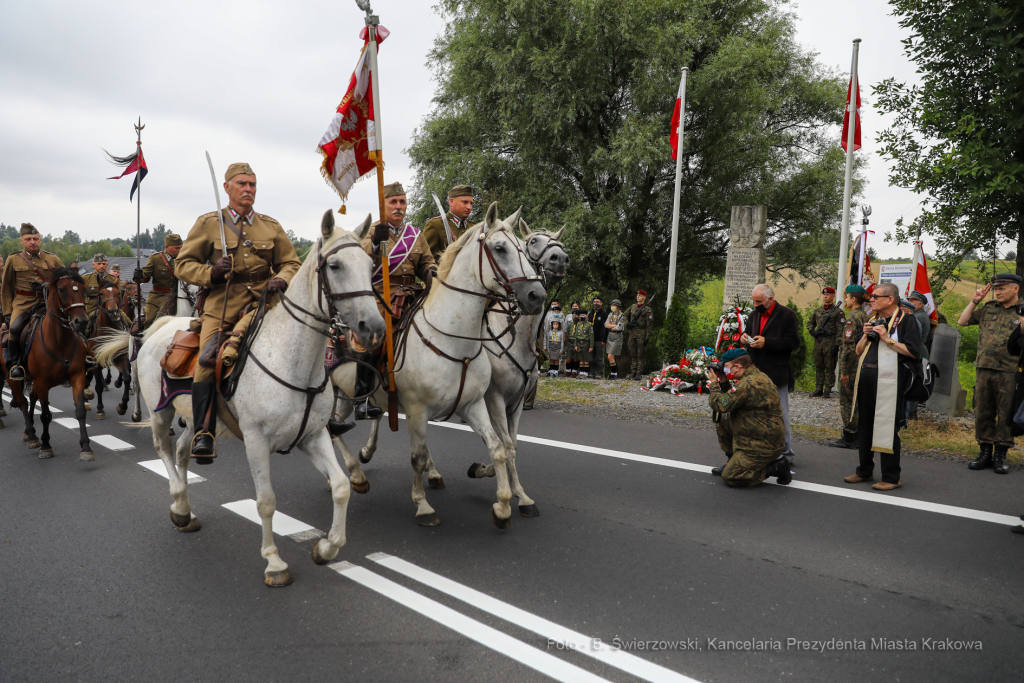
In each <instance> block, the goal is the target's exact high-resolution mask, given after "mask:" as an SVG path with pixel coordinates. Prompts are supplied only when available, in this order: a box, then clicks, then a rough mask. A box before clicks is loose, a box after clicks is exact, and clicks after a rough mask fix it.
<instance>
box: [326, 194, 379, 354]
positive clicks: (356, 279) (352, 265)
mask: <svg viewBox="0 0 1024 683" xmlns="http://www.w3.org/2000/svg"><path fill="white" fill-rule="evenodd" d="M370 222H371V217H370V215H369V214H367V216H366V220H364V221H363V222H362V223H361V224H360V225H359V226H358V227H357V228H356V229H355V230H354V231H353V232H349V231H347V230H344V229H342V228H340V227H336V226H335V225H334V214H333V212H331V211H327V212H326V213H325V214H324V217H323V220H322V221H321V222H320V233H321V235H322V237H321V239H319V240H317V244H316V247H315V252H314V253H312V254H310V258H315V259H316V260H315V263H316V264H317V266H316V272H317V278H316V279H317V284H316V287H317V290H318V291H316V292H314V299H315V300H317V301H318V302H321V311H322V312H323V313H324V314H326V315H328V316H330V317H333V318H336V319H338V320H339V321H340V322H342V323H344V324H345V326H346V327H348V343H349V346H350V347H351V348H352V349H353V350H355V351H357V352H363V351H365V350H367V349H372V348H376V347H378V346H380V345H381V344H382V343H383V342H384V335H385V332H384V329H385V328H384V318H382V317H381V315H380V311H379V310H378V309H377V304H376V302H375V301H374V296H373V286H372V285H371V283H370V274H371V272H372V271H373V260H372V259H371V258H370V257H369V256H368V255H367V253H366V252H365V251H363V247H362V245H361V244H360V241H361V240H362V239H363V238H364V237H365V236H366V234H367V232H369V230H370ZM325 301H326V303H323V302H325ZM324 305H326V310H324V308H323V306H324Z"/></svg>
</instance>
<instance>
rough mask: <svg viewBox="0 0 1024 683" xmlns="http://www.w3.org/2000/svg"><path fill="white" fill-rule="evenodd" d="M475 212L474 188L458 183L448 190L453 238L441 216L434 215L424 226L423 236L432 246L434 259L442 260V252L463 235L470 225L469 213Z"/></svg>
mask: <svg viewBox="0 0 1024 683" xmlns="http://www.w3.org/2000/svg"><path fill="white" fill-rule="evenodd" d="M471 213H473V188H472V187H470V186H469V185H456V186H455V187H453V188H452V189H450V190H448V212H447V213H446V214H445V216H446V217H447V218H448V225H449V226H450V227H451V230H452V233H453V234H452V239H451V241H449V240H448V233H447V232H446V231H445V229H444V221H443V220H441V217H440V216H434V217H433V218H431V219H430V220H429V221H427V223H426V225H424V226H423V238H424V239H425V240H426V241H427V246H428V247H429V248H430V255H431V256H432V257H433V258H434V261H440V260H441V252H442V251H444V250H445V248H446V247H447V246H448V245H449V244H450V243H451V242H454V241H455V240H457V239H459V238H460V237H462V233H464V232H466V229H467V228H468V227H469V222H468V220H467V219H468V218H469V214H471Z"/></svg>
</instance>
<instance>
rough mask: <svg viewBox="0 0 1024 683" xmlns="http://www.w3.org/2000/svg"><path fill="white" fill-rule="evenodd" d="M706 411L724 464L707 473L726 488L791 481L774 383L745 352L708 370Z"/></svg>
mask: <svg viewBox="0 0 1024 683" xmlns="http://www.w3.org/2000/svg"><path fill="white" fill-rule="evenodd" d="M708 377H709V378H710V380H711V381H710V382H708V386H709V387H710V389H711V396H710V401H711V410H712V411H714V419H715V422H716V423H717V427H718V443H719V445H720V446H721V447H722V450H723V451H725V455H726V457H727V458H728V459H729V461H728V463H726V465H725V467H716V468H714V469H713V470H711V473H712V474H714V475H716V476H721V477H722V481H724V482H725V484H726V485H727V486H757V485H758V484H760V483H761V482H762V481H764V478H765V477H777V478H778V483H779V484H783V485H785V484H788V483H789V482H791V481H792V480H793V475H792V474H791V473H790V462H789V459H788V458H786V457H785V456H783V455H782V451H783V450H784V449H785V447H786V424H785V422H784V421H783V419H782V404H781V403H780V402H779V392H778V390H777V389H776V388H775V383H774V382H773V381H772V380H771V379H770V378H769V377H768V375H766V374H764V373H763V372H761V371H760V370H758V369H757V368H756V367H754V364H753V361H752V360H751V358H750V356H749V355H748V354H747V352H746V351H745V350H744V349H731V350H729V351H726V352H725V353H724V354H722V363H721V364H719V367H717V368H715V367H714V366H713V365H712V366H709V367H708Z"/></svg>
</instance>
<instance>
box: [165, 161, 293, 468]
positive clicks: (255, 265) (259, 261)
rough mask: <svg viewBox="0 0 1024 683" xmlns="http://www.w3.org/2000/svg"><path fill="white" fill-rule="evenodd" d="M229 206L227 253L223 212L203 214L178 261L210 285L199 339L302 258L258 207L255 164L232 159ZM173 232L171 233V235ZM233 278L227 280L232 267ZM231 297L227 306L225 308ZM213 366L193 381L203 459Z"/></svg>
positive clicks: (196, 280)
mask: <svg viewBox="0 0 1024 683" xmlns="http://www.w3.org/2000/svg"><path fill="white" fill-rule="evenodd" d="M224 191H225V192H226V193H227V195H228V207H227V208H226V209H223V212H222V213H223V218H224V229H225V239H226V240H227V245H226V247H227V253H228V255H226V256H225V255H224V251H223V246H222V244H221V238H220V221H219V220H218V216H217V212H216V211H211V212H210V213H207V214H203V215H202V216H200V217H199V218H198V219H197V220H196V223H195V225H193V226H192V230H190V231H189V233H188V237H187V238H186V239H185V243H184V245H182V246H181V250H180V252H181V253H179V254H178V258H177V263H176V265H175V266H174V275H175V276H176V277H177V278H179V279H180V280H182V281H183V282H187V283H188V284H191V285H196V286H199V287H206V288H207V289H208V293H207V296H206V305H205V309H204V311H203V317H202V331H201V332H200V333H199V344H200V348H201V349H205V347H206V346H207V344H209V343H210V342H211V341H213V343H216V339H217V338H218V332H219V331H220V327H221V313H222V312H224V326H225V328H226V329H225V332H231V331H232V329H233V328H234V326H235V323H236V322H238V320H239V317H241V315H242V313H243V311H244V309H245V308H246V306H248V305H249V304H252V303H255V302H256V301H258V300H259V298H260V295H261V294H263V291H264V290H270V291H278V292H280V291H283V290H284V289H286V288H287V287H288V283H289V282H291V279H292V277H294V276H295V273H297V272H298V270H299V266H301V265H302V264H301V262H300V261H299V257H298V255H297V254H296V253H295V247H294V246H292V243H291V240H289V239H288V235H287V234H285V231H284V228H282V227H281V224H280V223H278V222H277V221H276V220H274V219H273V218H271V217H270V216H267V215H264V214H261V213H256V212H255V211H253V209H252V205H253V203H254V202H255V201H256V174H255V173H253V170H252V168H251V167H250V166H249V164H241V163H239V164H231V165H230V166H229V167H228V170H227V172H226V173H225V174H224ZM168 237H170V236H168ZM150 261H151V262H152V259H150ZM229 272H230V273H231V284H230V286H228V285H227V276H228V273H229ZM225 301H226V302H227V304H226V310H225ZM215 379H216V373H215V369H214V368H212V367H204V366H203V365H197V366H196V371H195V375H194V377H193V381H192V415H193V420H194V424H195V429H196V436H195V438H194V439H193V440H192V456H193V457H196V458H201V459H200V460H198V462H199V463H208V462H210V460H209V458H212V457H214V456H215V455H216V453H215V449H216V447H215V442H214V438H213V437H214V434H216V424H217V417H216V416H217V410H216V408H215V407H214V405H213V401H214V398H215V395H216V391H217V387H216V386H215Z"/></svg>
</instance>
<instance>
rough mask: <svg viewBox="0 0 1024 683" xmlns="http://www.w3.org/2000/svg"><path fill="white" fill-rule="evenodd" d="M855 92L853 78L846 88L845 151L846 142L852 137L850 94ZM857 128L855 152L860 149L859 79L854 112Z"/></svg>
mask: <svg viewBox="0 0 1024 683" xmlns="http://www.w3.org/2000/svg"><path fill="white" fill-rule="evenodd" d="M852 90H853V78H852V77H851V78H850V84H849V85H848V86H846V112H845V113H844V114H843V149H846V141H847V140H848V139H849V137H850V94H851V91H852ZM854 115H855V119H854V120H855V122H856V123H855V126H856V127H855V128H854V129H853V151H855V152H856V151H857V150H858V149H860V79H859V78H858V79H857V108H856V111H855V112H854Z"/></svg>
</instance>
